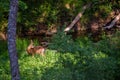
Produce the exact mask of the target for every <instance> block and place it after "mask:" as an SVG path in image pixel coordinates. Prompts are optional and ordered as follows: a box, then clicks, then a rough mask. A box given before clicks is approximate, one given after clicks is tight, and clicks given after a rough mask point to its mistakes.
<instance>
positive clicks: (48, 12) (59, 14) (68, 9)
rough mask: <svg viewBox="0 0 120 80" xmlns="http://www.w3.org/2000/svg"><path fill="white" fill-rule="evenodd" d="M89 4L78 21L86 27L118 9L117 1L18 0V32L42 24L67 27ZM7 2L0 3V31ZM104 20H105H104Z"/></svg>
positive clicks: (5, 22)
mask: <svg viewBox="0 0 120 80" xmlns="http://www.w3.org/2000/svg"><path fill="white" fill-rule="evenodd" d="M88 3H91V4H92V6H91V7H90V8H88V9H87V10H86V12H85V14H84V15H83V17H82V19H81V20H80V22H81V24H82V26H86V25H87V24H89V22H91V20H92V19H93V18H94V19H96V18H100V19H104V18H106V17H108V16H109V14H110V13H111V12H112V11H114V10H118V9H119V8H120V5H119V4H120V2H119V0H103V1H100V0H60V1H58V0H41V1H40V0H30V1H26V0H19V11H18V20H17V22H18V29H19V30H18V31H20V30H21V29H22V30H26V29H28V28H30V27H32V28H34V27H33V26H34V25H37V24H38V23H42V24H45V25H47V26H48V27H51V26H53V25H56V26H60V25H64V24H66V25H68V24H69V23H70V22H71V21H72V20H73V19H74V18H75V16H76V15H77V14H78V13H79V12H80V11H81V10H82V8H83V6H84V5H86V4H88ZM8 11H9V0H1V1H0V30H1V31H4V30H5V29H6V26H7V19H8ZM112 18H113V17H112ZM104 20H105V19H104Z"/></svg>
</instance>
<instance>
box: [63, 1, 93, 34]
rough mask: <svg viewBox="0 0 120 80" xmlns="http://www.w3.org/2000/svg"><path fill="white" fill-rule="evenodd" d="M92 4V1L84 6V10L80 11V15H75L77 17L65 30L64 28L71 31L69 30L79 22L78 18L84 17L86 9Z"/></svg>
mask: <svg viewBox="0 0 120 80" xmlns="http://www.w3.org/2000/svg"><path fill="white" fill-rule="evenodd" d="M90 5H91V3H89V4H87V5H85V6H83V8H82V11H81V12H80V13H78V15H77V16H76V17H75V19H74V20H73V21H72V23H71V24H70V25H69V26H68V27H67V28H65V30H64V31H65V32H67V31H69V30H70V29H71V28H72V27H73V26H74V25H75V24H76V23H77V22H78V20H79V19H80V18H81V17H82V15H83V13H84V12H85V10H86V9H87V8H89V7H90Z"/></svg>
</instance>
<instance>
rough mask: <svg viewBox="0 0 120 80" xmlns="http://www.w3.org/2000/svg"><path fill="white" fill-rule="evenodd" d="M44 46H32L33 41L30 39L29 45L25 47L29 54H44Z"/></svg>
mask: <svg viewBox="0 0 120 80" xmlns="http://www.w3.org/2000/svg"><path fill="white" fill-rule="evenodd" d="M44 52H45V48H44V47H42V46H34V43H33V41H32V40H31V42H30V44H29V46H28V47H27V53H28V54H30V55H32V56H33V55H34V54H40V55H42V56H44Z"/></svg>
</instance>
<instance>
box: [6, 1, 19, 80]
mask: <svg viewBox="0 0 120 80" xmlns="http://www.w3.org/2000/svg"><path fill="white" fill-rule="evenodd" d="M17 11H18V0H10V11H9V19H8V53H9V57H10V67H11V78H12V80H20V74H19V66H18V57H17V51H16V20H17Z"/></svg>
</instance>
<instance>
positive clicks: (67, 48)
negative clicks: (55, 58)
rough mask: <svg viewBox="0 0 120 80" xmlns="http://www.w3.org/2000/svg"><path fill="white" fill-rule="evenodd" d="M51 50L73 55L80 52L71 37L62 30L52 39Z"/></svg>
mask: <svg viewBox="0 0 120 80" xmlns="http://www.w3.org/2000/svg"><path fill="white" fill-rule="evenodd" d="M49 48H50V49H53V50H57V51H60V52H71V53H74V52H77V51H78V50H79V46H78V45H77V44H76V43H75V42H74V41H73V40H72V38H71V36H70V35H67V34H66V33H65V32H64V31H63V30H60V29H58V32H57V33H56V34H55V35H54V36H53V37H52V40H51V44H50V45H49Z"/></svg>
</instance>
